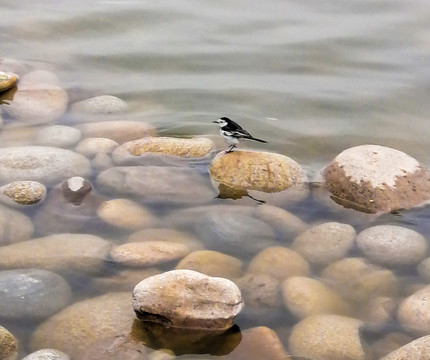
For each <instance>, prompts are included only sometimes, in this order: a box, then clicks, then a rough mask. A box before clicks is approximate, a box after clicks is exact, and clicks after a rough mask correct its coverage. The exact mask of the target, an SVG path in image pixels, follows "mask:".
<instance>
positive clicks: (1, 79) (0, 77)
mask: <svg viewBox="0 0 430 360" xmlns="http://www.w3.org/2000/svg"><path fill="white" fill-rule="evenodd" d="M18 80H19V78H18V75H16V74H14V73H10V72H3V71H0V92H3V91H6V90H9V89H10V88H13V87H14V86H15V85H16V84H17V83H18Z"/></svg>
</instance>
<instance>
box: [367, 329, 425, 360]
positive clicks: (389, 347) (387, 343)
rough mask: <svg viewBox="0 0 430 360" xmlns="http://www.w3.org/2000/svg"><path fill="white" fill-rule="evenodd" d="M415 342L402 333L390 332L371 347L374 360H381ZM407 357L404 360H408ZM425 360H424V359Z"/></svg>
mask: <svg viewBox="0 0 430 360" xmlns="http://www.w3.org/2000/svg"><path fill="white" fill-rule="evenodd" d="M412 340H413V338H412V337H410V336H409V335H406V334H404V333H401V332H390V333H388V334H385V335H384V336H383V337H382V338H380V339H378V340H376V341H375V342H374V343H373V344H372V345H371V348H370V350H371V355H373V356H372V357H371V358H372V359H381V358H382V357H383V356H385V355H387V354H389V353H391V352H392V351H395V350H397V349H399V348H401V347H402V346H403V345H406V344H407V343H410V342H411V341H412ZM408 359H409V358H408V357H406V358H404V359H403V360H408ZM423 360H424V359H423Z"/></svg>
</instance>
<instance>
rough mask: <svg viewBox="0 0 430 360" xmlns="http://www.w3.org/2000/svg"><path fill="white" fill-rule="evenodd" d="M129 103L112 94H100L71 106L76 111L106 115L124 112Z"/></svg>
mask: <svg viewBox="0 0 430 360" xmlns="http://www.w3.org/2000/svg"><path fill="white" fill-rule="evenodd" d="M127 108H128V105H127V103H126V102H125V101H124V100H121V99H120V98H118V97H116V96H112V95H99V96H95V97H92V98H89V99H86V100H82V101H78V102H75V103H74V104H72V105H71V106H70V110H71V111H72V112H74V113H84V114H92V115H97V114H100V115H105V114H116V113H123V112H125V111H126V110H127Z"/></svg>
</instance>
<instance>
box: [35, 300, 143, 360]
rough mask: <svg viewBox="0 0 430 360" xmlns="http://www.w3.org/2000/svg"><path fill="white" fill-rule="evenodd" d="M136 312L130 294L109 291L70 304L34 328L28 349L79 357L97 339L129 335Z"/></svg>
mask: <svg viewBox="0 0 430 360" xmlns="http://www.w3.org/2000/svg"><path fill="white" fill-rule="evenodd" d="M134 318H135V315H134V313H133V310H132V307H131V296H130V293H128V292H125V293H122V292H121V293H108V294H105V295H103V296H99V297H96V298H92V299H86V300H83V301H80V302H77V303H74V304H72V305H70V306H69V307H67V308H65V309H63V310H62V311H60V312H59V313H57V314H55V315H54V316H51V317H50V318H49V319H48V320H46V321H45V322H43V323H42V324H41V325H39V326H38V327H37V328H36V330H35V331H34V333H33V335H32V337H31V341H30V350H32V351H35V350H38V349H41V348H42V349H43V348H47V347H53V348H55V349H58V350H61V351H64V352H65V353H67V354H69V356H70V357H71V358H72V359H82V356H83V354H84V353H85V351H86V350H87V349H88V348H89V347H90V346H91V345H92V344H94V343H96V342H97V341H100V340H102V339H106V338H110V339H113V338H114V337H116V336H123V335H128V334H129V333H130V329H131V326H132V323H133V320H134Z"/></svg>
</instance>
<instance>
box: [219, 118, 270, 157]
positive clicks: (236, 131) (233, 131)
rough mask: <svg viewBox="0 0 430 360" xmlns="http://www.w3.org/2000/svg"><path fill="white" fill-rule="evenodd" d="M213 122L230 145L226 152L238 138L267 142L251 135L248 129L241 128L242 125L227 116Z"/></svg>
mask: <svg viewBox="0 0 430 360" xmlns="http://www.w3.org/2000/svg"><path fill="white" fill-rule="evenodd" d="M213 122H214V123H215V124H218V126H219V132H220V134H221V136H222V137H223V138H224V140H225V142H226V143H227V144H228V145H230V148H229V149H228V151H226V154H228V153H230V152H232V151H233V149H234V148H235V147H236V146H237V144H239V139H247V140H253V141H258V142H262V143H267V141H264V140H261V139H257V138H255V137H253V136H252V135H251V134H250V133H249V132H248V131H246V130H245V129H243V128H242V126H240V125H239V124H237V123H235V122H234V121H233V120H231V119H229V118H228V117H225V116H223V117H221V118H219V119H218V120H216V121H213Z"/></svg>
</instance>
